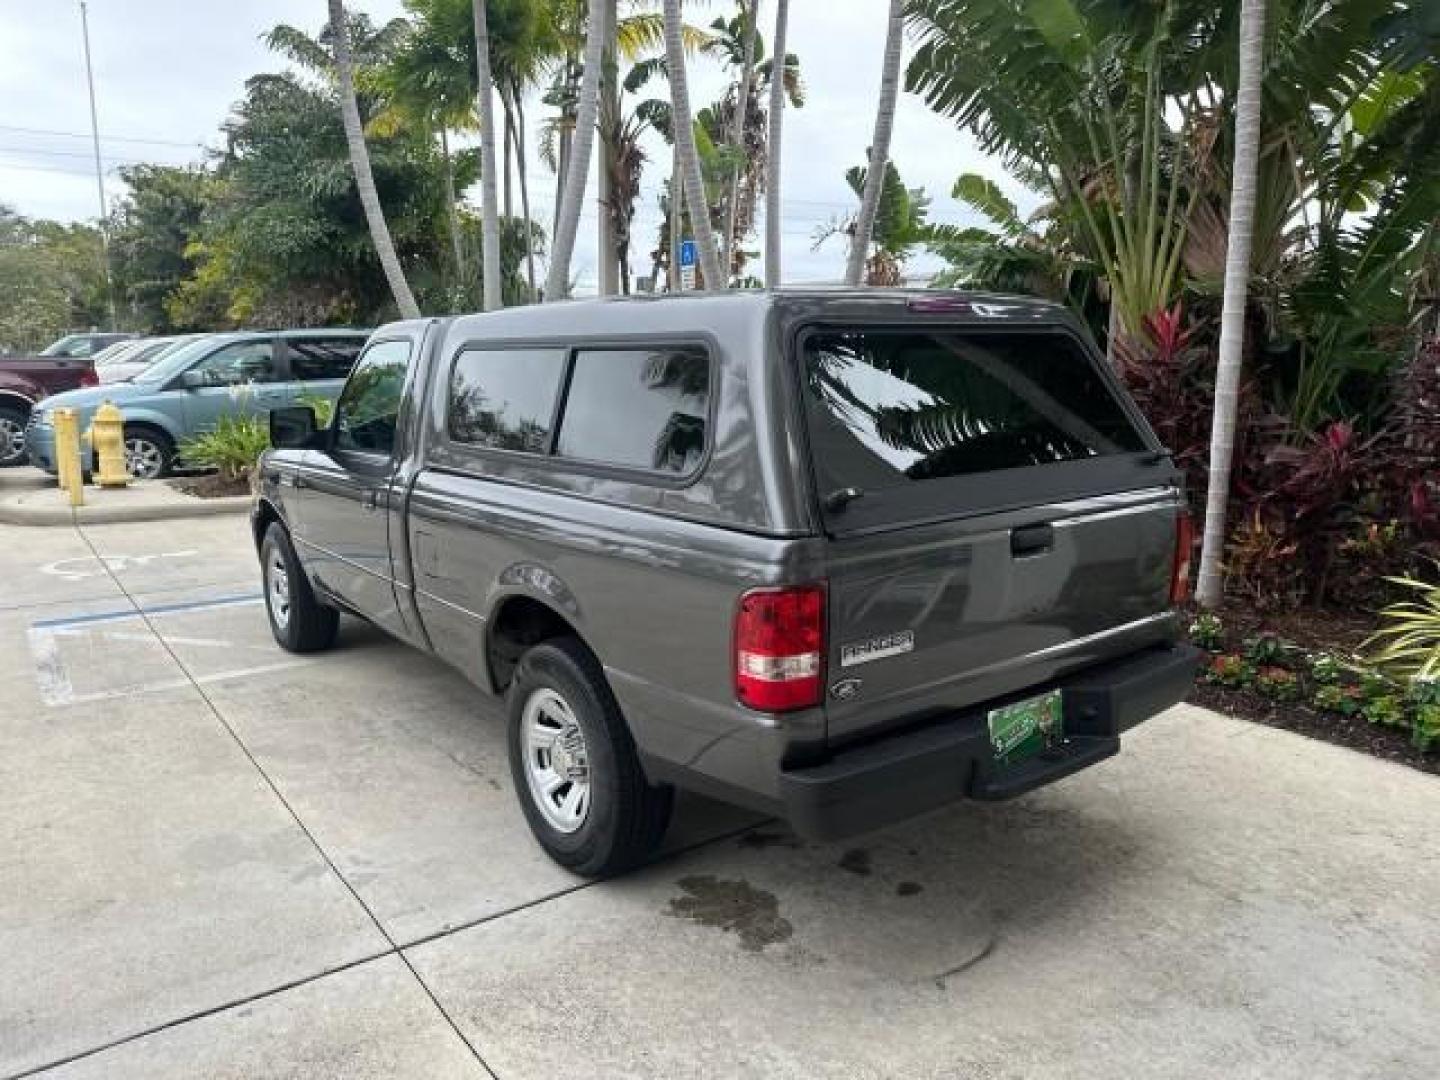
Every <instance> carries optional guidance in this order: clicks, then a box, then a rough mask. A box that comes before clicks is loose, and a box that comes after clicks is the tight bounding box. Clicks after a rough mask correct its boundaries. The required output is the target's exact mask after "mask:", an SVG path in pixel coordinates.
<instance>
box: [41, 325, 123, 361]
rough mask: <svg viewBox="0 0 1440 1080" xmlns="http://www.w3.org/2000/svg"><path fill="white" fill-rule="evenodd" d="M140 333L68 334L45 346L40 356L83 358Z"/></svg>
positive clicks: (95, 332) (65, 358)
mask: <svg viewBox="0 0 1440 1080" xmlns="http://www.w3.org/2000/svg"><path fill="white" fill-rule="evenodd" d="M138 336H139V335H138V334H132V333H121V332H119V331H113V332H109V333H101V332H99V331H94V332H91V333H88V334H66V335H65V336H64V337H62V338H59V339H57V340H55V341H52V342H51V343H50V344H49V345H47V346H45V348H43V349H41V350H40V353H39V355H40V356H49V357H54V358H56V359H61V360H83V359H85V358H86V357H91V356H94V355H95V354H96V353H98V352H101V351H103V350H104V349H106V348H108V347H109V346H111V345H113V344H115V343H116V342H117V341H132V340H134V339H135V338H136V337H138Z"/></svg>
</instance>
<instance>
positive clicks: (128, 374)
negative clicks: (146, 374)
mask: <svg viewBox="0 0 1440 1080" xmlns="http://www.w3.org/2000/svg"><path fill="white" fill-rule="evenodd" d="M205 336H206V335H204V334H182V335H176V336H174V337H162V338H146V339H145V340H143V341H139V342H136V343H134V344H133V345H130V346H121V350H122V351H119V352H116V353H113V354H111V355H110V356H108V357H106V356H97V357H96V358H95V374H96V376H97V377H98V378H99V380H100V385H101V386H108V385H109V384H110V383H117V382H129V381H130V380H131V379H133V378H134V377H135V376H136V375H139V374H140V373H141V372H142V371H144V370H145V369H146V368H148V367H149V366H150V365H151V364H155V363H159V362H160V361H161V360H162V359H164V358H165V357H166V356H168V355H170V353H172V352H176V351H178V350H179V349H180V348H182V347H183V346H185V345H188V344H189V343H190V342H192V341H196V340H198V339H200V338H202V337H205Z"/></svg>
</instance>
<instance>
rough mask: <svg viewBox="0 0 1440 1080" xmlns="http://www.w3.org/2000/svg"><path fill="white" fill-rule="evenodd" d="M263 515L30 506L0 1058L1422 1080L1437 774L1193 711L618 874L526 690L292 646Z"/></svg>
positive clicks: (16, 565)
mask: <svg viewBox="0 0 1440 1080" xmlns="http://www.w3.org/2000/svg"><path fill="white" fill-rule="evenodd" d="M257 576H258V575H257V571H256V568H255V563H254V555H253V552H252V550H251V548H250V545H249V538H248V536H247V535H246V528H245V521H244V519H243V518H223V517H222V518H214V519H207V520H195V521H188V522H177V523H167V524H133V525H106V526H96V527H89V526H85V527H82V528H79V529H77V528H75V527H64V528H51V529H17V528H11V527H6V526H0V583H3V584H0V678H3V685H4V688H5V698H4V704H3V706H0V957H3V958H4V962H3V964H0V1077H5V1078H8V1077H15V1076H21V1075H30V1074H34V1073H35V1072H36V1071H37V1070H38V1071H39V1075H44V1076H47V1077H51V1076H53V1077H97V1078H98V1077H106V1078H109V1077H146V1078H150V1077H172V1076H173V1077H191V1076H207V1077H209V1076H219V1077H261V1076H264V1077H270V1076H295V1077H302V1076H304V1077H310V1076H327V1077H329V1076H353V1077H380V1076H427V1077H428V1076H441V1077H450V1076H455V1077H486V1076H499V1077H505V1078H510V1077H542V1076H549V1075H553V1074H556V1073H562V1072H563V1073H568V1074H573V1075H583V1076H667V1077H668V1076H697V1077H700V1076H705V1077H710V1076H740V1075H765V1076H791V1075H794V1076H832V1075H833V1076H844V1077H858V1076H877V1077H878V1076H947V1077H949V1076H963V1077H986V1078H989V1077H1093V1076H1096V1075H1130V1076H1147V1077H1150V1076H1176V1077H1182V1076H1183V1077H1216V1078H1220V1077H1224V1078H1226V1080H1230V1078H1233V1077H1247V1076H1253V1077H1265V1078H1274V1077H1304V1078H1306V1080H1313V1078H1314V1077H1316V1076H1345V1077H1366V1076H1371V1077H1377V1078H1378V1077H1387V1078H1389V1077H1411V1076H1414V1077H1421V1076H1425V1077H1428V1076H1431V1075H1433V1073H1434V1063H1435V1062H1436V1061H1440V1034H1437V1029H1436V1026H1435V1024H1434V1017H1435V1016H1436V1015H1440V980H1436V979H1435V977H1434V975H1433V972H1434V971H1436V970H1440V911H1437V909H1436V905H1435V903H1434V898H1435V896H1437V895H1440V865H1437V860H1435V859H1433V858H1432V857H1430V856H1431V850H1432V847H1433V836H1434V822H1435V820H1436V819H1437V814H1440V783H1437V781H1436V779H1435V778H1433V777H1429V776H1425V775H1422V774H1420V773H1416V772H1413V771H1409V770H1405V769H1403V768H1401V767H1399V766H1394V765H1391V764H1388V763H1384V762H1379V761H1375V760H1372V759H1370V758H1366V757H1363V756H1361V755H1357V754H1354V753H1352V752H1350V751H1346V750H1343V749H1338V748H1335V747H1331V746H1328V745H1324V744H1321V743H1315V742H1310V741H1307V740H1304V739H1302V738H1300V737H1297V736H1293V735H1290V734H1288V733H1285V732H1280V731H1275V730H1271V729H1267V728H1261V727H1256V726H1252V725H1249V724H1246V723H1244V722H1242V721H1236V720H1230V719H1228V718H1225V717H1220V716H1217V715H1215V714H1213V713H1209V712H1206V711H1204V710H1200V709H1195V708H1188V707H1182V708H1179V709H1175V710H1172V711H1171V712H1170V713H1168V714H1167V715H1165V716H1163V717H1160V718H1157V719H1156V720H1154V721H1152V722H1151V723H1149V724H1147V725H1145V726H1143V727H1142V728H1141V729H1139V730H1137V731H1136V732H1135V733H1134V734H1133V735H1131V736H1130V737H1128V738H1127V746H1126V750H1125V752H1124V753H1123V754H1122V755H1121V756H1120V757H1119V758H1117V759H1115V760H1113V761H1110V762H1107V763H1105V764H1103V765H1101V766H1099V767H1097V768H1095V769H1092V770H1090V771H1089V772H1087V773H1085V774H1082V775H1080V776H1077V777H1073V778H1071V779H1069V780H1067V781H1065V782H1064V783H1062V784H1060V785H1058V786H1056V787H1053V788H1050V789H1047V790H1045V791H1042V792H1038V793H1035V794H1033V795H1031V796H1028V797H1026V798H1024V799H1021V800H1018V801H1016V802H1012V803H1008V804H1001V805H966V806H958V807H955V808H952V809H950V810H946V811H944V812H942V813H938V814H935V815H932V816H930V817H927V818H925V819H923V820H920V821H917V822H912V823H909V824H907V825H904V826H901V827H898V828H894V829H890V830H887V831H884V832H882V833H879V834H876V835H873V836H869V837H862V838H859V839H857V840H855V841H853V842H851V843H846V844H835V845H815V844H803V843H800V842H798V841H796V840H795V839H794V838H793V837H792V836H790V834H789V833H788V832H787V831H786V830H784V829H783V828H781V827H779V826H777V825H774V824H771V823H764V822H756V821H755V819H754V818H753V817H751V816H749V815H745V814H742V813H740V812H737V811H734V810H730V809H728V808H725V807H722V806H719V805H717V804H713V803H709V802H705V801H702V800H698V799H690V800H685V801H684V803H683V805H682V808H681V811H680V814H679V817H678V820H677V822H676V825H675V828H674V829H673V830H672V836H671V838H670V841H669V844H668V854H667V855H666V856H665V857H663V858H662V859H660V860H659V861H657V862H656V863H655V864H654V865H652V866H651V867H649V868H647V869H645V870H642V871H640V872H638V873H635V874H632V875H630V876H628V877H626V878H624V879H622V880H618V881H612V882H604V883H587V882H583V881H581V880H579V879H577V878H574V877H573V876H571V875H569V874H567V873H565V872H564V871H561V870H559V869H558V868H557V867H555V866H554V865H553V864H551V863H549V862H548V860H546V859H545V858H544V857H543V856H542V855H541V854H540V852H539V850H538V849H537V848H536V847H535V845H534V844H533V842H532V841H531V840H530V837H529V835H528V833H527V831H526V829H525V826H524V822H523V819H522V817H521V815H520V813H519V810H518V807H517V806H516V804H515V800H514V795H513V792H512V791H511V785H510V777H509V771H508V768H507V767H506V764H505V754H504V737H503V728H502V726H501V723H500V717H499V713H498V710H497V709H496V707H495V706H494V705H493V703H490V702H488V701H487V700H485V699H484V698H483V697H482V696H481V695H480V694H479V692H478V691H475V690H473V689H472V688H471V687H469V686H468V685H467V684H466V683H465V682H464V681H463V680H461V679H460V678H459V677H458V676H456V675H454V674H453V673H452V672H450V671H449V670H448V669H446V668H445V667H443V666H441V665H439V664H437V663H435V662H433V661H431V660H429V659H427V658H425V657H422V656H420V655H418V654H415V653H413V652H410V651H408V650H406V649H404V648H403V647H401V646H398V645H396V644H393V643H391V642H389V641H387V640H386V639H384V638H383V637H381V636H380V635H379V634H377V633H376V632H375V631H373V630H371V629H370V628H368V627H365V626H363V625H362V624H359V623H356V622H354V621H352V620H345V622H344V623H343V624H342V635H341V641H340V644H339V645H338V647H337V649H336V650H335V651H333V652H331V653H328V654H325V655H322V656H317V657H314V658H303V659H302V658H296V657H292V656H289V655H287V654H284V653H282V652H280V651H279V650H278V649H276V648H275V647H274V645H273V643H271V641H270V639H269V635H268V631H267V629H266V627H265V623H264V614H263V609H262V608H261V606H260V604H259V602H258V581H257Z"/></svg>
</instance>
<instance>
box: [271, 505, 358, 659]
mask: <svg viewBox="0 0 1440 1080" xmlns="http://www.w3.org/2000/svg"><path fill="white" fill-rule="evenodd" d="M260 567H261V574H262V577H263V580H264V583H265V610H266V612H267V613H268V614H269V616H270V632H271V633H272V634H273V635H275V640H276V642H278V643H279V645H280V647H281V648H282V649H285V650H287V651H289V652H294V653H306V652H319V651H320V650H322V649H328V648H329V647H330V646H331V645H333V644H334V643H335V633H336V631H337V630H338V629H339V627H340V613H339V612H338V611H336V610H335V609H334V608H332V607H326V606H325V605H324V604H322V603H320V601H319V600H318V599H316V597H315V590H314V589H312V588H311V587H310V581H309V579H307V578H306V577H305V571H304V570H303V569H301V567H300V560H299V559H298V558H297V557H296V555H295V548H294V545H292V544H291V543H290V537H289V535H288V534H287V533H286V532H285V528H284V526H282V525H280V524H279V523H278V522H277V523H275V524H272V525H271V526H270V528H269V529H267V530H266V531H265V540H264V542H263V543H262V544H261V545H260Z"/></svg>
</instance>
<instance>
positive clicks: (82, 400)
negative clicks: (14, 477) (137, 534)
mask: <svg viewBox="0 0 1440 1080" xmlns="http://www.w3.org/2000/svg"><path fill="white" fill-rule="evenodd" d="M365 338H366V332H365V331H363V330H283V331H264V332H255V331H249V332H244V333H234V334H212V335H209V336H206V337H203V338H199V339H197V340H195V341H192V342H188V343H186V344H185V345H183V346H182V347H181V348H179V349H176V350H175V351H174V352H172V353H170V354H169V355H168V356H166V357H165V358H164V359H163V360H160V361H158V362H156V363H154V364H152V365H150V366H149V367H148V368H146V369H145V371H143V372H141V373H140V374H139V375H136V376H135V377H134V378H133V379H132V381H130V382H124V383H112V384H110V385H108V386H97V387H92V388H87V389H83V390H71V391H69V392H67V393H63V394H56V395H55V396H54V397H50V398H46V399H45V401H44V402H42V403H41V404H40V405H39V406H37V407H36V408H35V409H34V411H33V413H32V414H31V417H30V422H29V425H28V426H27V428H26V430H25V450H26V452H27V453H28V454H29V457H30V461H31V462H32V463H34V464H35V465H38V466H40V467H41V468H42V469H45V470H46V471H48V472H55V471H56V468H55V428H54V424H53V416H54V412H55V410H56V409H59V408H72V409H75V410H77V411H78V413H79V417H80V425H81V427H82V428H84V427H86V426H88V424H89V423H90V418H91V416H92V415H93V414H94V412H95V410H96V409H97V408H98V407H99V406H100V403H101V402H102V401H107V400H108V401H113V402H114V403H115V404H116V405H117V406H119V407H120V411H121V412H122V413H123V414H124V416H125V463H126V465H127V466H128V467H129V469H130V473H131V475H132V476H137V477H140V478H142V479H152V478H154V477H159V476H165V475H167V474H168V473H169V472H170V471H171V469H172V468H173V467H174V465H175V457H176V451H177V449H178V448H179V446H180V443H181V441H182V440H183V439H185V438H186V437H187V436H190V435H195V434H198V433H200V432H203V431H206V430H208V429H210V428H213V427H214V426H215V424H216V423H217V422H218V421H219V420H220V418H221V417H222V416H226V415H263V414H264V413H267V412H269V411H270V410H271V409H276V408H283V407H285V406H289V405H293V404H294V403H295V402H296V400H297V399H298V398H299V397H301V396H304V395H314V396H318V397H324V398H333V397H335V395H336V394H338V393H339V392H340V387H341V385H342V383H343V382H344V379H345V376H346V375H347V374H349V372H350V367H351V365H352V364H353V363H354V362H355V357H356V356H357V355H358V354H359V352H360V349H361V347H362V346H363V345H364V344H365Z"/></svg>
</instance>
